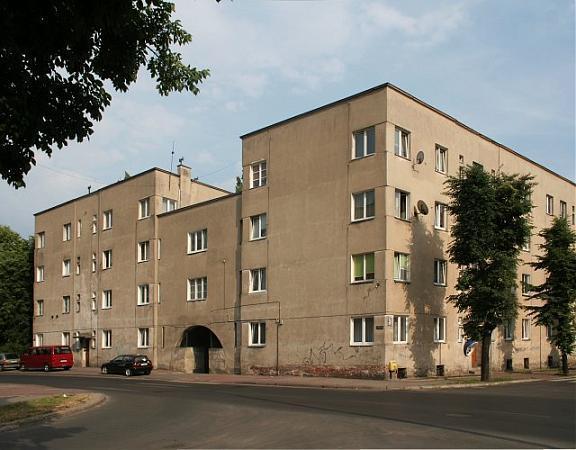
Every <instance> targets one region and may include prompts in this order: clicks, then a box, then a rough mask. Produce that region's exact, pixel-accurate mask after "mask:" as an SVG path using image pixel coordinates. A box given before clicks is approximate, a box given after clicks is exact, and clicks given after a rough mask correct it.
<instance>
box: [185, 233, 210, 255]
mask: <svg viewBox="0 0 576 450" xmlns="http://www.w3.org/2000/svg"><path fill="white" fill-rule="evenodd" d="M206 250H208V229H207V228H204V229H203V230H196V231H191V232H189V233H188V250H187V253H188V254H189V255H191V254H193V253H201V252H205V251H206Z"/></svg>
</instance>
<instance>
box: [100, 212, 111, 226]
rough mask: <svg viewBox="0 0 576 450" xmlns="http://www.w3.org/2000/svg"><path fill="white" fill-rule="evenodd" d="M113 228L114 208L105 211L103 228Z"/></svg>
mask: <svg viewBox="0 0 576 450" xmlns="http://www.w3.org/2000/svg"><path fill="white" fill-rule="evenodd" d="M110 228H112V210H111V209H109V210H108V211H104V213H103V214H102V229H103V230H109V229H110Z"/></svg>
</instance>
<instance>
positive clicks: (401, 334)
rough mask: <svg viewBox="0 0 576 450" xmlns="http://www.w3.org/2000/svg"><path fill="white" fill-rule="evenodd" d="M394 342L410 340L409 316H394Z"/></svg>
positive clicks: (402, 342) (399, 342)
mask: <svg viewBox="0 0 576 450" xmlns="http://www.w3.org/2000/svg"><path fill="white" fill-rule="evenodd" d="M392 342H393V343H394V344H406V343H407V342H408V316H406V315H395V316H394V318H393V327H392Z"/></svg>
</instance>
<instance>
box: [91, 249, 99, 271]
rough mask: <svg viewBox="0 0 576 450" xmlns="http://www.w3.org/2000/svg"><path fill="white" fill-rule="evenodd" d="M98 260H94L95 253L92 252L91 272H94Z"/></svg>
mask: <svg viewBox="0 0 576 450" xmlns="http://www.w3.org/2000/svg"><path fill="white" fill-rule="evenodd" d="M97 264H98V262H97V261H96V253H92V272H96V267H97Z"/></svg>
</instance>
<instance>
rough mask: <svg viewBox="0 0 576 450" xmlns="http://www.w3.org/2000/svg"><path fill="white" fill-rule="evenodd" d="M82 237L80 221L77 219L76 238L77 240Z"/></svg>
mask: <svg viewBox="0 0 576 450" xmlns="http://www.w3.org/2000/svg"><path fill="white" fill-rule="evenodd" d="M81 235H82V220H80V219H78V220H77V221H76V237H77V238H79V237H80V236H81Z"/></svg>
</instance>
